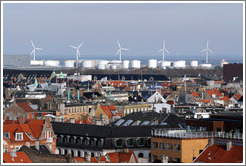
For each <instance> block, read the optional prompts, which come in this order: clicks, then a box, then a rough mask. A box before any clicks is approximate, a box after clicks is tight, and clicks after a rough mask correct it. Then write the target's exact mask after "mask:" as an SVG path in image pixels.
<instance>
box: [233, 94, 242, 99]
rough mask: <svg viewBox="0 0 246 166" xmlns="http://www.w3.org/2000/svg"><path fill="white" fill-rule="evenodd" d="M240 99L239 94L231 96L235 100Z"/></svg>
mask: <svg viewBox="0 0 246 166" xmlns="http://www.w3.org/2000/svg"><path fill="white" fill-rule="evenodd" d="M241 97H242V95H240V94H236V95H234V96H233V98H234V99H235V100H239V99H240V98H241Z"/></svg>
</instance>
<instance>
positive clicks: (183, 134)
mask: <svg viewBox="0 0 246 166" xmlns="http://www.w3.org/2000/svg"><path fill="white" fill-rule="evenodd" d="M169 131H170V130H169ZM151 135H152V136H154V137H169V138H177V139H182V138H222V139H243V134H241V133H226V132H212V131H201V132H187V131H186V130H180V131H176V132H175V131H174V132H173V130H171V132H168V130H166V129H164V130H163V129H154V130H153V131H152V133H151Z"/></svg>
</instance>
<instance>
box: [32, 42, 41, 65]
mask: <svg viewBox="0 0 246 166" xmlns="http://www.w3.org/2000/svg"><path fill="white" fill-rule="evenodd" d="M31 43H32V47H33V50H32V52H31V54H30V55H31V56H32V55H33V60H34V61H35V54H36V50H43V49H42V48H37V47H35V45H34V44H33V42H32V40H31Z"/></svg>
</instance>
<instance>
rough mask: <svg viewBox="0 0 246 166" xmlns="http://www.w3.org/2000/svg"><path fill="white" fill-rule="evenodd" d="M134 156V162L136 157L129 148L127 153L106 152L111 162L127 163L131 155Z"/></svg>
mask: <svg viewBox="0 0 246 166" xmlns="http://www.w3.org/2000/svg"><path fill="white" fill-rule="evenodd" d="M132 155H133V157H134V159H135V162H136V163H137V158H136V156H135V154H134V152H133V150H129V152H128V153H126V152H113V153H107V156H108V158H109V160H110V162H111V163H128V162H129V161H130V159H131V157H132Z"/></svg>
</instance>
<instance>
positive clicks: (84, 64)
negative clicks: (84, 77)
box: [82, 60, 95, 68]
mask: <svg viewBox="0 0 246 166" xmlns="http://www.w3.org/2000/svg"><path fill="white" fill-rule="evenodd" d="M82 67H83V68H93V67H95V66H94V61H92V60H83V62H82Z"/></svg>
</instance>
